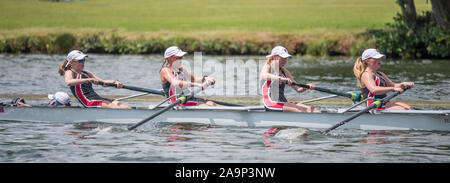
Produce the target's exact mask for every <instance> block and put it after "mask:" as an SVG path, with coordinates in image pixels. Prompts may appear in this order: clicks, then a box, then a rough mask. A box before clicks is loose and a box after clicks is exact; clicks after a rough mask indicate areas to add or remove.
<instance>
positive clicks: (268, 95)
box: [262, 70, 287, 111]
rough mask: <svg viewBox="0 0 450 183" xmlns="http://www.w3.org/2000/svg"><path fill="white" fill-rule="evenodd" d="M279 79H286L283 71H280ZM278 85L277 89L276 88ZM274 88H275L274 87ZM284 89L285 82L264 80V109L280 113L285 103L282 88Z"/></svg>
mask: <svg viewBox="0 0 450 183" xmlns="http://www.w3.org/2000/svg"><path fill="white" fill-rule="evenodd" d="M279 76H280V77H283V78H286V74H285V73H284V71H283V70H280V74H279ZM277 85H278V87H276V86H277ZM274 86H275V87H274ZM285 87H286V82H285V81H283V82H281V83H280V82H279V80H278V79H277V80H274V81H272V80H266V81H265V82H264V84H263V88H262V93H263V103H264V107H265V108H266V109H269V110H277V111H282V110H283V106H284V103H285V102H287V99H286V97H285V96H284V88H285Z"/></svg>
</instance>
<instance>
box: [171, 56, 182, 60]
mask: <svg viewBox="0 0 450 183" xmlns="http://www.w3.org/2000/svg"><path fill="white" fill-rule="evenodd" d="M171 57H172V58H175V59H176V60H181V59H183V57H178V56H171Z"/></svg>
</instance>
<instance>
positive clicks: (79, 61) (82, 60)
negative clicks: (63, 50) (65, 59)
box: [76, 58, 86, 63]
mask: <svg viewBox="0 0 450 183" xmlns="http://www.w3.org/2000/svg"><path fill="white" fill-rule="evenodd" d="M76 61H77V62H78V63H83V62H84V61H86V59H84V58H83V59H80V60H76Z"/></svg>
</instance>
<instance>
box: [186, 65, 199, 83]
mask: <svg viewBox="0 0 450 183" xmlns="http://www.w3.org/2000/svg"><path fill="white" fill-rule="evenodd" d="M181 70H182V72H183V73H184V75H186V77H187V78H190V79H191V82H192V83H203V77H197V76H194V75H192V74H191V73H189V72H188V71H187V70H186V69H184V68H181Z"/></svg>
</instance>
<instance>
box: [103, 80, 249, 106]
mask: <svg viewBox="0 0 450 183" xmlns="http://www.w3.org/2000/svg"><path fill="white" fill-rule="evenodd" d="M98 83H99V84H100V85H106V86H112V87H116V84H114V83H104V82H101V81H100V82H98ZM122 88H125V89H129V90H133V91H140V92H147V93H151V94H156V95H161V96H166V95H165V93H164V91H162V90H153V89H147V88H140V87H136V86H126V85H123V86H122ZM192 98H193V99H197V100H199V101H202V102H206V101H212V102H214V103H216V104H219V105H224V106H244V105H240V104H232V103H227V102H221V101H216V100H209V99H208V100H207V99H202V98H197V97H192Z"/></svg>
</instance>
